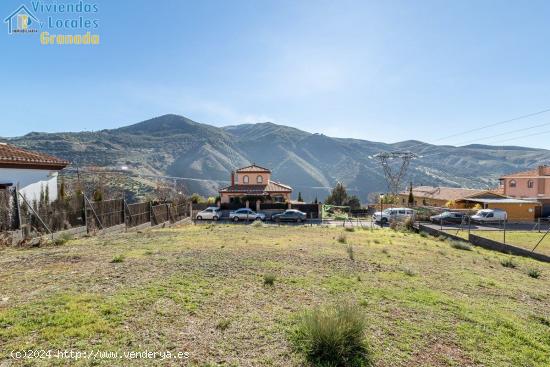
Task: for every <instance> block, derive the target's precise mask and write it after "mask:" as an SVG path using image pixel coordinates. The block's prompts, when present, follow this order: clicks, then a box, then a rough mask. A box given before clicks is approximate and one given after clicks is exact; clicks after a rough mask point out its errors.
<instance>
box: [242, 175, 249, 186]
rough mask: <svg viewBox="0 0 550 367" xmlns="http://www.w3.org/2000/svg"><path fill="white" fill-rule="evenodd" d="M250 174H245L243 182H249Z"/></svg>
mask: <svg viewBox="0 0 550 367" xmlns="http://www.w3.org/2000/svg"><path fill="white" fill-rule="evenodd" d="M248 181H249V180H248V176H246V175H244V176H243V183H245V184H247V183H248Z"/></svg>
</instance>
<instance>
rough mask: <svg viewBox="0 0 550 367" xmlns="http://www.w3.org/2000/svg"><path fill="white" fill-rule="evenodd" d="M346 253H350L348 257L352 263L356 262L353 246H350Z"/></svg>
mask: <svg viewBox="0 0 550 367" xmlns="http://www.w3.org/2000/svg"><path fill="white" fill-rule="evenodd" d="M346 252H347V253H348V257H349V259H350V260H351V261H354V260H355V254H354V252H353V246H352V245H348V246H347V247H346Z"/></svg>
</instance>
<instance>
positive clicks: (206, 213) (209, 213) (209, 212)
mask: <svg viewBox="0 0 550 367" xmlns="http://www.w3.org/2000/svg"><path fill="white" fill-rule="evenodd" d="M221 216H222V214H221V210H220V208H218V207H217V206H211V207H208V208H206V209H204V210H201V211H200V212H198V213H197V216H196V218H197V220H203V219H211V220H218V219H220V217H221Z"/></svg>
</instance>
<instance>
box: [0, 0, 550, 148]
mask: <svg viewBox="0 0 550 367" xmlns="http://www.w3.org/2000/svg"><path fill="white" fill-rule="evenodd" d="M79 2H80V0H75V1H61V0H57V1H54V2H52V1H39V2H36V1H35V2H34V3H35V5H36V4H38V5H44V4H53V3H55V4H77V3H79ZM21 4H25V5H26V6H28V7H29V8H30V9H31V10H32V9H33V2H32V1H21V0H3V1H2V2H1V3H0V16H1V17H2V20H3V19H4V18H5V17H7V16H8V15H10V13H12V12H13V11H14V10H16V9H17V8H18V7H19V6H20V5H21ZM83 4H95V5H96V6H97V10H98V11H97V12H94V13H85V14H80V13H69V14H67V13H62V14H60V13H53V12H51V11H40V10H38V11H35V12H34V15H35V16H36V17H37V18H38V19H39V20H40V21H41V22H42V28H40V29H39V31H38V32H36V33H30V34H11V35H10V34H8V28H7V23H3V24H2V26H3V27H4V28H3V29H2V30H0V50H1V54H2V56H3V58H2V63H1V66H2V67H1V68H0V77H1V80H2V81H3V88H1V89H0V109H1V111H2V117H1V118H0V136H5V137H11V136H19V135H23V134H26V133H29V132H31V131H41V132H60V131H82V130H86V131H92V130H100V129H108V128H116V127H120V126H125V125H129V124H132V123H137V122H140V121H143V120H146V119H149V118H152V117H155V116H159V115H162V114H167V113H175V114H180V115H183V116H186V117H188V118H190V119H192V120H195V121H198V122H203V123H208V124H211V125H215V126H226V125H234V124H239V123H255V122H265V121H271V122H274V123H278V124H285V125H289V126H294V127H297V128H300V129H303V130H306V131H310V132H319V133H324V134H326V135H329V136H336V137H353V138H361V139H367V140H372V141H383V142H397V141H402V140H409V139H416V140H422V141H426V142H432V143H437V144H452V145H456V144H458V145H462V144H467V143H470V142H473V143H483V144H496V145H523V146H532V147H539V148H548V149H550V143H549V142H550V111H547V112H544V113H540V114H537V115H534V116H530V117H528V118H524V119H520V120H515V121H511V122H507V123H504V124H500V125H498V126H494V127H492V128H486V129H481V130H478V131H475V132H471V133H463V132H465V131H468V130H472V129H477V128H479V127H483V126H485V125H488V124H493V123H496V122H499V121H504V120H509V119H513V118H515V117H518V116H523V115H527V114H531V113H535V112H539V111H544V110H546V109H550V98H549V97H550V68H549V65H550V64H549V62H550V46H549V43H548V40H549V39H550V23H549V22H548V19H549V16H550V2H548V1H544V0H542V1H536V0H531V1H528V2H525V1H489V0H483V1H479V0H475V1H474V0H472V1H470V0H455V1H450V0H448V1H440V0H438V1H430V0H422V1H412V0H408V1H394V0H389V1H366V0H362V1H322V0H317V1H306V0H292V1H285V0H277V1H275V0H273V1H269V0H249V1H237V0H232V1H221V0H220V1H213V0H205V1H185V0H173V1H168V0H164V1H143V0H134V1H131V2H122V1H96V2H93V1H83ZM81 16H83V17H84V19H92V20H96V21H97V27H96V28H92V29H88V28H82V29H79V28H77V29H70V28H58V29H55V28H44V27H46V26H47V25H48V19H53V22H54V24H55V21H56V20H58V19H60V20H63V19H78V18H79V17H81ZM30 26H32V24H31V25H30ZM44 29H45V30H46V31H48V32H49V33H50V34H84V33H85V32H87V31H90V32H91V33H92V34H98V35H99V36H100V43H99V44H98V45H79V46H77V45H42V44H40V33H41V32H42V31H44ZM523 129H525V131H522V130H523ZM456 134H460V135H457V136H454V137H452V138H445V137H447V136H449V135H456ZM443 138H445V139H443Z"/></svg>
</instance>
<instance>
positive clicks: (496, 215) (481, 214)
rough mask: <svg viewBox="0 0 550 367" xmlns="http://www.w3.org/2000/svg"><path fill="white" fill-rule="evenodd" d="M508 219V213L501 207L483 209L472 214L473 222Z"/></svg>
mask: <svg viewBox="0 0 550 367" xmlns="http://www.w3.org/2000/svg"><path fill="white" fill-rule="evenodd" d="M506 219H508V213H506V212H505V211H504V210H500V209H481V210H478V211H477V213H475V214H474V215H472V216H471V220H472V222H477V223H492V222H500V221H503V220H506Z"/></svg>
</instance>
